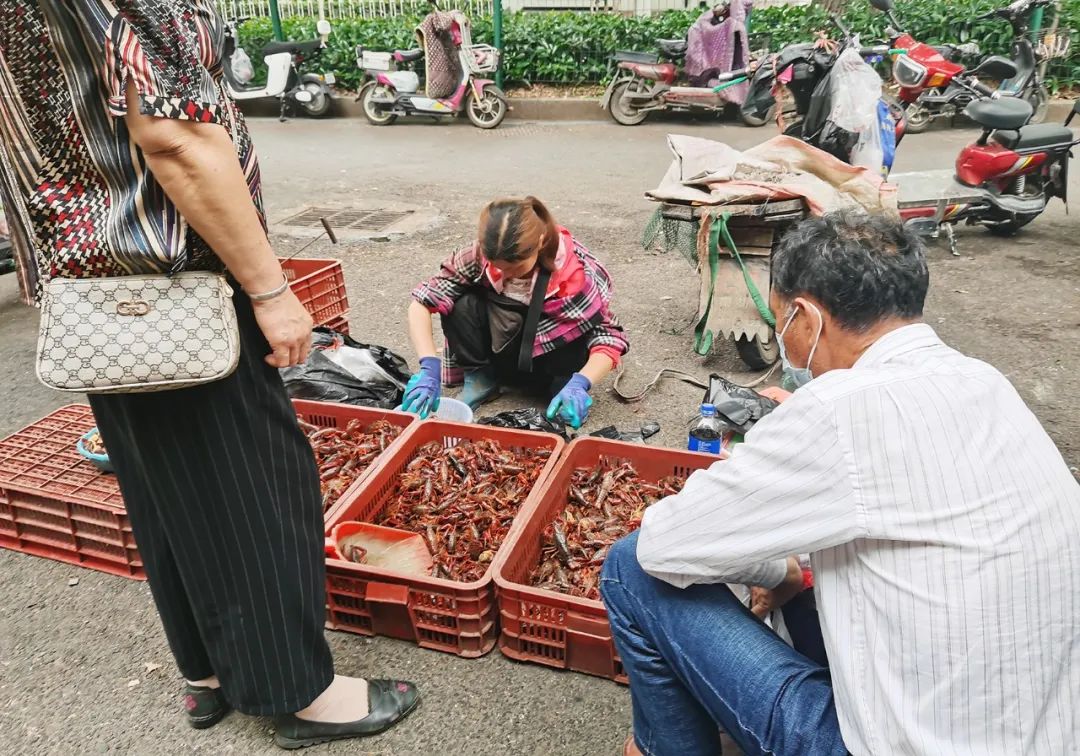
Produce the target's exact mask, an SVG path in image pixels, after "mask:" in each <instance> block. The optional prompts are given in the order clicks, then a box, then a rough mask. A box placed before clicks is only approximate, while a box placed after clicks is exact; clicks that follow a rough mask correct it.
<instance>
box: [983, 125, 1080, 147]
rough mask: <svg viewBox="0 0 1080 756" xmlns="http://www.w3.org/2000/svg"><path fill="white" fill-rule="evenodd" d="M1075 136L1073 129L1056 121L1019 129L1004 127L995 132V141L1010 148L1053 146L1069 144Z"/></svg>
mask: <svg viewBox="0 0 1080 756" xmlns="http://www.w3.org/2000/svg"><path fill="white" fill-rule="evenodd" d="M1075 138H1076V137H1074V136H1073V133H1072V129H1068V128H1066V127H1064V126H1061V125H1059V124H1056V123H1037V124H1031V125H1030V126H1025V127H1023V128H1022V129H1020V130H1019V131H1015V130H1008V129H1003V130H1001V131H996V132H994V141H995V142H997V143H998V144H1000V145H1001V146H1003V147H1008V148H1009V149H1010V150H1028V149H1034V148H1036V147H1053V146H1055V145H1059V144H1069V143H1070V142H1072V141H1073V140H1074V139H1075Z"/></svg>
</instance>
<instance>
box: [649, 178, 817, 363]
mask: <svg viewBox="0 0 1080 756" xmlns="http://www.w3.org/2000/svg"><path fill="white" fill-rule="evenodd" d="M806 212H807V211H806V207H805V205H804V204H803V201H802V200H798V199H793V200H782V201H778V202H764V201H763V202H760V203H753V204H740V205H723V206H711V205H710V206H693V205H677V204H668V203H665V204H663V205H661V209H660V214H661V217H662V218H664V219H665V220H668V221H682V222H686V223H691V224H694V226H695V227H696V228H698V233H697V261H698V273H699V274H700V278H701V288H700V293H699V300H698V315H697V319H696V320H695V323H696V324H697V325H696V327H695V351H697V352H698V353H699V354H702V355H704V354H708V353H709V350H710V349H711V347H712V344H713V342H714V341H715V340H716V339H718V338H726V339H731V340H733V341H734V342H735V348H736V349H737V350H738V352H739V357H741V358H742V360H743V362H745V363H746V364H747V365H749V366H750V367H751V368H754V369H755V370H761V369H764V368H767V367H769V366H770V365H772V364H773V363H775V362H776V361H777V360H778V359H779V358H780V350H779V348H778V347H777V345H776V335H775V333H774V331H773V328H772V326H770V325H769V324H768V323H766V322H765V320H764V319H763V318H762V316H761V313H760V311H759V309H758V306H757V304H755V302H754V300H753V297H752V296H751V294H750V291H749V286H748V285H747V282H746V277H747V276H748V277H749V278H750V279H752V280H753V282H754V284H755V285H756V287H757V289H758V291H759V292H760V294H761V296H762V297H763V298H764V300H765V304H766V305H767V304H768V297H769V290H770V284H771V280H772V277H771V273H770V271H771V264H772V252H773V250H774V249H775V248H776V245H777V243H778V242H779V240H780V238H781V237H782V236H783V235H784V232H785V231H787V229H788V228H790V226H792V225H793V224H795V223H797V222H798V221H800V220H802V219H803V218H804V217H805V216H806ZM721 213H727V214H728V215H729V216H730V217H729V218H728V221H727V227H728V232H729V233H730V234H731V239H732V241H733V242H734V243H735V247H736V248H737V249H738V252H739V256H740V257H741V258H742V264H741V265H740V262H739V260H738V259H737V258H736V256H735V255H734V254H732V252H731V250H729V249H727V248H726V245H725V244H723V242H721V246H720V248H719V250H718V252H719V254H718V255H717V256H716V258H715V259H712V260H710V255H709V232H710V228H711V224H712V223H713V218H714V217H715V216H716V215H719V214H721ZM725 253H726V254H725ZM744 266H745V268H744ZM744 270H745V275H744Z"/></svg>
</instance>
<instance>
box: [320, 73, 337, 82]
mask: <svg viewBox="0 0 1080 756" xmlns="http://www.w3.org/2000/svg"><path fill="white" fill-rule="evenodd" d="M322 80H323V81H325V82H326V83H327V84H335V83H337V77H336V76H334V75H333V74H332V73H328V74H323V77H322Z"/></svg>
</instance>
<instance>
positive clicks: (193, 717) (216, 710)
mask: <svg viewBox="0 0 1080 756" xmlns="http://www.w3.org/2000/svg"><path fill="white" fill-rule="evenodd" d="M184 708H185V709H187V716H188V724H190V725H191V726H192V727H194V728H195V729H196V730H205V729H206V728H207V727H213V726H214V725H216V724H217V723H218V722H220V721H221V720H222V718H223V717H224V716H225V715H226V714H228V713H229V712H230V711H232V707H231V706H229V702H228V701H226V700H225V694H224V693H222V692H221V688H201V687H198V686H195V685H188V686H187V687H186V688H184Z"/></svg>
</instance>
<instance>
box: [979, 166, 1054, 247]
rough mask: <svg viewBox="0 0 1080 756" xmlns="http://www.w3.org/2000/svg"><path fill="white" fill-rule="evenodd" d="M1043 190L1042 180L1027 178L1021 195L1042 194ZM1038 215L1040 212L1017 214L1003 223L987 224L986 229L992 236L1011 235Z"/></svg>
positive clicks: (1033, 195) (1032, 195)
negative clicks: (1025, 186)
mask: <svg viewBox="0 0 1080 756" xmlns="http://www.w3.org/2000/svg"><path fill="white" fill-rule="evenodd" d="M1044 191H1045V190H1044V188H1043V184H1042V181H1039V180H1036V179H1029V180H1028V182H1027V188H1026V189H1025V191H1024V193H1023V195H1022V196H1026V197H1036V196H1039V195H1042V194H1043V192H1044ZM1040 215H1042V213H1041V212H1038V213H1027V214H1026V215H1017V216H1014V217H1013V218H1010V219H1009V220H1007V221H1005V222H1004V223H995V224H993V225H990V224H987V225H986V230H987V231H989V232H990V233H991V234H993V235H994V236H1012V235H1014V234H1015V233H1016V232H1017V231H1019V230H1020V229H1022V228H1023V227H1024V226H1026V225H1027V224H1029V223H1031V222H1032V221H1033V220H1035V219H1036V218H1038V217H1039V216H1040Z"/></svg>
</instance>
